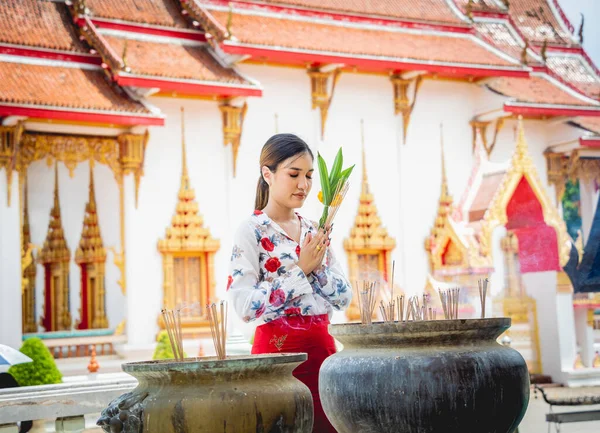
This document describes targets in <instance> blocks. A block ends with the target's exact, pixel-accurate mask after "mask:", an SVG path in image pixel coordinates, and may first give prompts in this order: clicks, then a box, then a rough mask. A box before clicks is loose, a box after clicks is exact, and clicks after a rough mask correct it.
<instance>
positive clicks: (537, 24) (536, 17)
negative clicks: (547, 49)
mask: <svg viewBox="0 0 600 433" xmlns="http://www.w3.org/2000/svg"><path fill="white" fill-rule="evenodd" d="M554 1H555V0H518V1H511V2H510V8H509V13H510V16H511V17H512V19H513V22H514V23H515V25H516V26H517V27H519V29H520V31H521V33H522V34H523V36H524V37H525V38H526V39H527V40H528V41H529V42H533V43H537V44H543V43H544V41H548V43H549V44H558V45H573V44H574V43H573V41H572V40H571V37H570V34H569V33H568V32H566V31H564V30H563V27H562V26H561V24H560V22H559V20H560V19H561V18H560V17H557V16H555V15H554V13H553V12H552V8H551V7H550V5H549V2H554Z"/></svg>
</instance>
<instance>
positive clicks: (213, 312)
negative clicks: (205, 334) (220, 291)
mask: <svg viewBox="0 0 600 433" xmlns="http://www.w3.org/2000/svg"><path fill="white" fill-rule="evenodd" d="M227 310H228V307H227V302H225V301H221V302H220V303H219V309H217V304H215V303H212V304H209V305H207V306H206V311H207V312H208V322H209V323H210V332H211V334H212V339H213V344H214V345H215V352H216V353H217V359H219V360H223V359H225V358H227V353H226V350H225V349H226V346H225V342H226V341H227Z"/></svg>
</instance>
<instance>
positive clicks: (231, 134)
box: [219, 101, 248, 177]
mask: <svg viewBox="0 0 600 433" xmlns="http://www.w3.org/2000/svg"><path fill="white" fill-rule="evenodd" d="M219 110H221V114H222V121H223V145H225V146H227V145H231V151H232V152H233V177H235V175H236V170H237V157H238V152H239V149H240V141H241V139H242V130H243V128H244V119H245V118H246V112H247V111H248V104H247V103H246V102H244V105H243V106H242V107H236V106H233V105H231V104H230V102H229V101H226V102H224V103H223V104H221V105H219Z"/></svg>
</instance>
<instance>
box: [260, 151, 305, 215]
mask: <svg viewBox="0 0 600 433" xmlns="http://www.w3.org/2000/svg"><path fill="white" fill-rule="evenodd" d="M313 172H314V169H313V159H312V158H311V156H310V154H309V153H308V152H304V153H301V154H299V155H295V156H292V157H291V158H288V159H286V160H285V161H283V162H282V163H281V164H279V166H278V167H277V170H276V171H275V172H274V173H273V172H272V171H270V170H269V169H268V167H263V177H264V178H265V180H266V181H267V183H269V185H270V188H269V198H270V199H272V200H275V201H276V202H277V203H278V204H279V205H280V206H285V207H288V208H290V209H295V208H299V207H302V205H303V204H304V200H306V197H307V196H308V193H309V192H310V189H311V188H312V175H313Z"/></svg>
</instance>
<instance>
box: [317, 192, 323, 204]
mask: <svg viewBox="0 0 600 433" xmlns="http://www.w3.org/2000/svg"><path fill="white" fill-rule="evenodd" d="M317 197H318V198H319V201H320V202H321V203H323V191H319V194H318V195H317ZM323 204H324V203H323Z"/></svg>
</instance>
